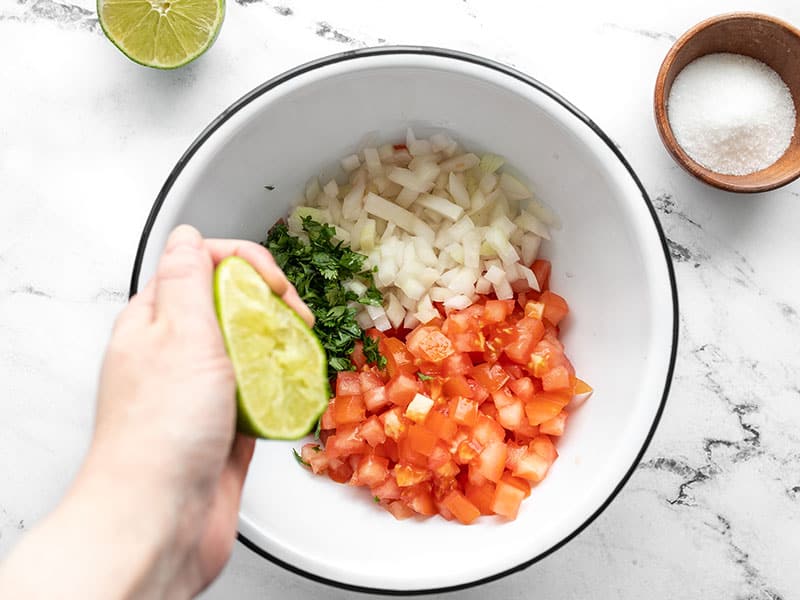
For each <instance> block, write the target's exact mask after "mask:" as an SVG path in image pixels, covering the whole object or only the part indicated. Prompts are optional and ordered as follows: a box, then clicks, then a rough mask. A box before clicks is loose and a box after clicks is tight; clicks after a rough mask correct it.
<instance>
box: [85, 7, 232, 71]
mask: <svg viewBox="0 0 800 600" xmlns="http://www.w3.org/2000/svg"><path fill="white" fill-rule="evenodd" d="M97 15H98V17H99V19H100V26H101V27H102V28H103V31H104V32H105V34H106V37H108V39H110V40H111V41H112V42H113V43H114V45H115V46H116V47H117V48H119V49H120V50H122V52H123V53H124V54H125V56H127V57H128V58H130V59H131V60H133V61H135V62H137V63H139V64H142V65H145V66H148V67H154V68H156V69H175V68H177V67H180V66H182V65H185V64H186V63H188V62H191V61H193V60H194V59H195V58H197V57H198V56H200V55H201V54H202V53H203V52H205V51H206V50H208V48H209V47H210V46H211V44H213V43H214V40H215V39H216V37H217V34H218V33H219V29H220V27H221V26H222V19H223V18H224V16H225V0H97Z"/></svg>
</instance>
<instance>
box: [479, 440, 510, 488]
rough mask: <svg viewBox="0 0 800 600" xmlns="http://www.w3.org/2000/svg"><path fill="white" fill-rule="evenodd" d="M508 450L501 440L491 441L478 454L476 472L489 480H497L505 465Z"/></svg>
mask: <svg viewBox="0 0 800 600" xmlns="http://www.w3.org/2000/svg"><path fill="white" fill-rule="evenodd" d="M507 456H508V450H507V449H506V445H505V444H504V443H502V442H491V443H489V444H488V445H487V446H486V447H484V449H483V450H481V453H480V455H479V456H478V463H477V468H478V472H479V473H480V474H481V475H483V476H484V477H485V478H486V479H488V480H489V481H494V482H497V481H498V480H499V479H500V477H501V476H502V474H503V470H504V469H505V467H506V457H507Z"/></svg>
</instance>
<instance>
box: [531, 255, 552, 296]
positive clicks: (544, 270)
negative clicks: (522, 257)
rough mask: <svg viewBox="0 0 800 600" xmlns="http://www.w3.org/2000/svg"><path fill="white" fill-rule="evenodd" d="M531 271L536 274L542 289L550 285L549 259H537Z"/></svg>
mask: <svg viewBox="0 0 800 600" xmlns="http://www.w3.org/2000/svg"><path fill="white" fill-rule="evenodd" d="M531 271H533V274H534V275H536V281H538V282H539V289H540V290H542V291H545V290H547V289H548V288H549V287H550V261H549V260H541V259H540V260H535V261H533V264H532V265H531Z"/></svg>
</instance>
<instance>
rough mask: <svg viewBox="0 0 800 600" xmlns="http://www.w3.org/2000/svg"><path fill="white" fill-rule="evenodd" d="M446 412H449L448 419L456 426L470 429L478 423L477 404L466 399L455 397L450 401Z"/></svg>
mask: <svg viewBox="0 0 800 600" xmlns="http://www.w3.org/2000/svg"><path fill="white" fill-rule="evenodd" d="M448 410H449V412H450V418H451V419H453V421H455V422H456V423H457V424H458V425H465V426H467V427H472V426H473V425H475V423H477V422H478V404H477V402H473V401H472V400H469V399H468V398H464V397H462V396H455V397H454V398H453V399H452V400H450V406H449V408H448Z"/></svg>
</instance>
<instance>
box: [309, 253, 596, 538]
mask: <svg viewBox="0 0 800 600" xmlns="http://www.w3.org/2000/svg"><path fill="white" fill-rule="evenodd" d="M531 268H532V269H533V271H534V273H535V274H536V277H537V279H538V281H539V283H540V287H541V289H542V292H536V291H532V290H525V291H523V290H522V288H521V287H514V286H512V289H514V290H515V291H516V292H517V294H516V297H515V298H512V299H508V300H495V299H492V298H484V299H480V300H478V301H477V302H476V303H474V304H473V305H472V306H470V307H469V308H466V309H464V310H449V311H448V310H446V309H445V308H444V307H443V306H441V305H438V304H437V305H436V307H437V310H438V311H439V312H440V315H445V314H446V318H436V319H433V320H431V321H430V322H428V323H426V324H424V325H420V326H419V327H417V328H415V329H414V330H413V331H410V332H407V333H405V332H404V331H402V330H391V331H388V332H383V333H381V332H378V331H377V330H370V331H367V332H366V334H367V335H370V336H372V337H374V338H375V339H377V340H378V344H379V349H380V351H381V354H382V355H383V356H385V357H386V360H387V366H386V369H379V368H378V367H377V366H376V365H369V364H367V363H366V358H365V357H364V355H363V348H362V347H361V344H360V343H359V344H357V345H356V349H355V351H354V352H353V355H352V357H351V361H352V362H353V364H354V365H355V367H356V369H357V370H356V371H350V372H348V371H345V372H342V373H340V374H338V376H337V378H336V381H335V386H334V387H335V388H336V396H335V397H334V399H332V400H331V402H330V404H329V406H328V408H327V409H326V411H325V412H324V413H323V415H322V417H321V423H320V426H321V428H322V431H321V432H320V441H321V443H322V444H324V448H322V447H320V446H318V445H315V444H306V445H304V446H303V448H302V451H301V457H302V459H303V460H304V461H306V462H307V463H308V464H309V465H310V467H311V470H312V471H313V472H315V473H325V474H327V475H328V476H329V477H330V478H331V479H332V480H334V481H338V482H343V483H346V482H350V483H351V484H353V485H361V486H366V487H368V488H369V489H370V490H371V491H372V493H373V496H374V497H375V498H376V500H377V501H378V502H379V504H380V505H381V506H382V507H384V508H385V509H386V510H388V511H389V512H391V513H392V514H393V515H395V517H397V518H408V517H409V516H412V515H423V516H429V515H434V514H437V513H438V514H439V515H441V516H442V518H445V519H448V520H452V519H458V520H459V521H460V522H462V523H465V524H467V523H472V522H474V520H475V519H476V518H477V517H478V516H479V515H480V514H485V515H489V514H498V515H502V516H504V517H506V518H509V519H513V518H515V517H516V515H517V513H518V511H519V507H520V503H521V502H522V500H523V499H524V498H525V497H526V496H528V495H529V494H530V493H531V485H533V484H536V483H539V482H540V481H542V479H543V478H544V477H545V476H546V475H547V473H548V471H549V469H550V467H551V465H552V464H553V463H554V461H555V460H556V459H557V457H558V452H557V450H556V447H555V445H554V443H553V440H554V439H558V436H560V435H562V434H563V433H564V431H565V427H566V421H567V413H566V412H565V410H564V408H565V407H566V406H567V405H568V404H569V403H570V402H572V401H573V398H574V397H576V396H577V397H580V399H581V400H582V399H585V398H586V397H588V395H590V394H591V387H589V386H588V385H587V384H586V383H585V382H583V381H582V380H580V379H578V378H577V377H576V376H575V369H574V368H573V366H572V363H571V362H570V361H569V359H568V358H567V356H566V354H565V351H564V345H563V344H562V343H561V341H560V340H559V327H558V326H559V324H560V323H561V322H562V320H563V318H564V316H565V315H567V314H568V311H569V307H568V305H567V303H566V301H564V299H563V298H562V297H561V296H559V295H558V294H555V293H554V292H552V291H550V290H549V278H550V269H551V267H550V263H549V262H548V261H545V260H537V261H535V262H534V264H533V265H532V267H531ZM488 400H491V401H488ZM573 406H575V405H573Z"/></svg>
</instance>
